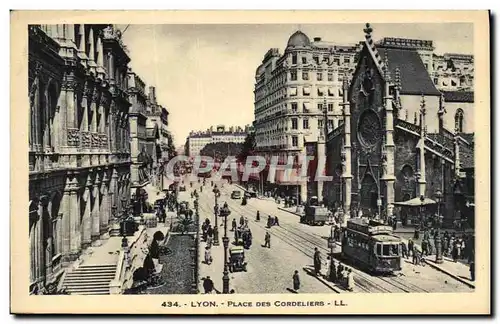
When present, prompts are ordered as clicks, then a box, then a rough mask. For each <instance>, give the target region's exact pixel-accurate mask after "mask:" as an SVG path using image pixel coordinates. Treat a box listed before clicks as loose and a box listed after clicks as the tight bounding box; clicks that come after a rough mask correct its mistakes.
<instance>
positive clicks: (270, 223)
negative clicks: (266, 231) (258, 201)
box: [267, 215, 273, 228]
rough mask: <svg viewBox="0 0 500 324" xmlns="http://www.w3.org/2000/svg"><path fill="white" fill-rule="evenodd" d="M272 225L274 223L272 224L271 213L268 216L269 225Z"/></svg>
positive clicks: (269, 226)
mask: <svg viewBox="0 0 500 324" xmlns="http://www.w3.org/2000/svg"><path fill="white" fill-rule="evenodd" d="M271 226H273V224H272V219H271V215H269V216H267V227H268V228H271Z"/></svg>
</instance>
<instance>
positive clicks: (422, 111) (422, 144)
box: [418, 95, 426, 197]
mask: <svg viewBox="0 0 500 324" xmlns="http://www.w3.org/2000/svg"><path fill="white" fill-rule="evenodd" d="M425 114H426V109H425V97H424V95H422V100H421V103H420V140H419V142H418V148H419V175H418V189H419V190H418V191H419V195H420V196H424V197H425V190H426V181H425V180H426V179H425V178H426V176H425V173H426V170H425V126H426V124H425Z"/></svg>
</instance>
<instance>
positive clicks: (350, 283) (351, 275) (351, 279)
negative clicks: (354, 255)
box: [347, 269, 354, 291]
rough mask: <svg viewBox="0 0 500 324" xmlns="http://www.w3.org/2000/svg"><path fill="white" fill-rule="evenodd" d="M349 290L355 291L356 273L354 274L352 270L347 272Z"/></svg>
mask: <svg viewBox="0 0 500 324" xmlns="http://www.w3.org/2000/svg"><path fill="white" fill-rule="evenodd" d="M347 290H349V291H353V290H354V273H353V272H352V269H349V270H348V271H347Z"/></svg>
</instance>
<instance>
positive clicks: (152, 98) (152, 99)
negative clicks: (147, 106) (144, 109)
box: [148, 87, 156, 104]
mask: <svg viewBox="0 0 500 324" xmlns="http://www.w3.org/2000/svg"><path fill="white" fill-rule="evenodd" d="M148 99H149V101H150V102H151V103H153V104H155V103H156V89H155V87H149V98H148Z"/></svg>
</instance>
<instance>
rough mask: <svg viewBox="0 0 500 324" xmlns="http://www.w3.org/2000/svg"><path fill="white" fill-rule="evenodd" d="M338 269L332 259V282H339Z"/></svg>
mask: <svg viewBox="0 0 500 324" xmlns="http://www.w3.org/2000/svg"><path fill="white" fill-rule="evenodd" d="M337 279H338V278H337V267H336V266H335V260H333V258H332V257H330V281H331V282H334V283H335V282H337Z"/></svg>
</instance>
